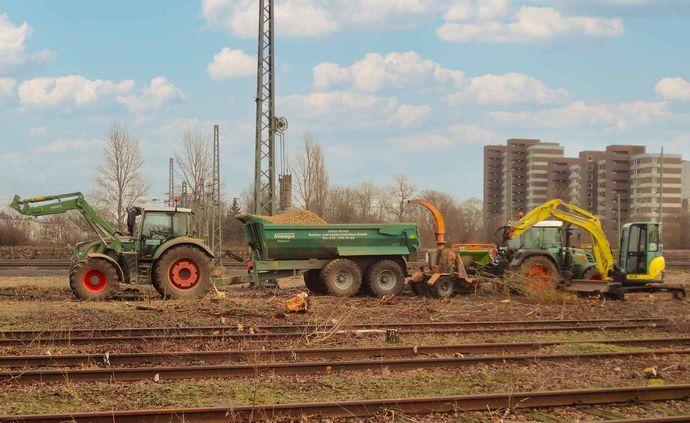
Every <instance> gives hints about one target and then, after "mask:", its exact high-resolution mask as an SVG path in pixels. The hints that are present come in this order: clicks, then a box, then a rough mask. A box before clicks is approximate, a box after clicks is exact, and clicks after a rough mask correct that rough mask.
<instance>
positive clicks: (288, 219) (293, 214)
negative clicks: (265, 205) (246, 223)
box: [261, 209, 326, 225]
mask: <svg viewBox="0 0 690 423" xmlns="http://www.w3.org/2000/svg"><path fill="white" fill-rule="evenodd" d="M261 218H262V219H266V220H268V221H269V222H271V223H274V224H277V225H325V224H326V221H325V220H323V219H322V218H320V217H319V216H318V215H316V214H314V213H312V212H310V211H309V210H302V209H296V210H291V211H289V212H287V213H283V214H279V215H276V216H261Z"/></svg>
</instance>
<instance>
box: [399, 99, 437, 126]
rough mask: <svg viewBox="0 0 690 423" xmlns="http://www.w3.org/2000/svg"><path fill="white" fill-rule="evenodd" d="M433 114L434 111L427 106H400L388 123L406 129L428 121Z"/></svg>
mask: <svg viewBox="0 0 690 423" xmlns="http://www.w3.org/2000/svg"><path fill="white" fill-rule="evenodd" d="M433 113H434V109H433V108H431V107H429V106H411V105H409V104H401V105H400V107H398V110H396V111H395V114H394V115H393V116H391V118H390V119H389V120H388V123H390V124H392V125H398V126H402V127H403V128H408V127H410V126H414V125H416V124H418V123H420V122H422V121H424V120H426V119H428V118H429V117H431V115H432V114H433Z"/></svg>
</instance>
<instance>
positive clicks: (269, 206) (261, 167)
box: [254, 0, 287, 216]
mask: <svg viewBox="0 0 690 423" xmlns="http://www.w3.org/2000/svg"><path fill="white" fill-rule="evenodd" d="M273 3H274V1H273V0H259V52H258V55H257V58H258V60H257V75H256V76H257V78H256V137H255V141H256V151H255V155H254V157H255V163H254V212H255V213H257V214H263V215H269V216H271V215H273V214H275V212H276V208H277V202H278V200H277V198H278V195H277V192H276V170H275V144H276V143H275V141H276V132H279V131H283V130H284V129H285V128H286V122H287V121H286V120H285V119H284V118H278V119H276V114H275V91H274V89H275V48H274V30H273V28H274V26H273V21H274V14H273Z"/></svg>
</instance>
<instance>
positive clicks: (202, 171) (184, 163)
mask: <svg viewBox="0 0 690 423" xmlns="http://www.w3.org/2000/svg"><path fill="white" fill-rule="evenodd" d="M209 146H210V141H209V139H208V137H205V136H204V135H202V134H201V133H200V132H199V131H197V130H193V131H187V132H185V134H184V138H183V139H182V149H181V151H180V153H179V154H175V161H176V162H177V168H178V169H179V173H180V176H181V177H182V180H183V181H185V182H186V183H187V190H188V192H189V193H190V194H191V196H192V198H194V197H195V196H197V197H198V196H200V195H201V193H202V192H203V191H204V190H205V184H208V183H211V179H212V175H211V171H212V163H211V161H212V156H211V151H210V148H209ZM192 201H194V200H192ZM197 201H198V200H197Z"/></svg>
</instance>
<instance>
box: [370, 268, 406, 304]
mask: <svg viewBox="0 0 690 423" xmlns="http://www.w3.org/2000/svg"><path fill="white" fill-rule="evenodd" d="M365 279H366V281H367V287H368V288H369V290H370V291H371V293H372V294H374V295H375V296H377V297H383V296H384V295H398V294H400V292H401V291H402V290H403V288H404V287H405V275H404V273H403V270H402V269H401V268H400V265H399V264H398V263H396V262H394V261H393V260H381V261H377V262H376V263H374V264H372V265H371V266H369V269H367V272H366V278H365Z"/></svg>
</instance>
